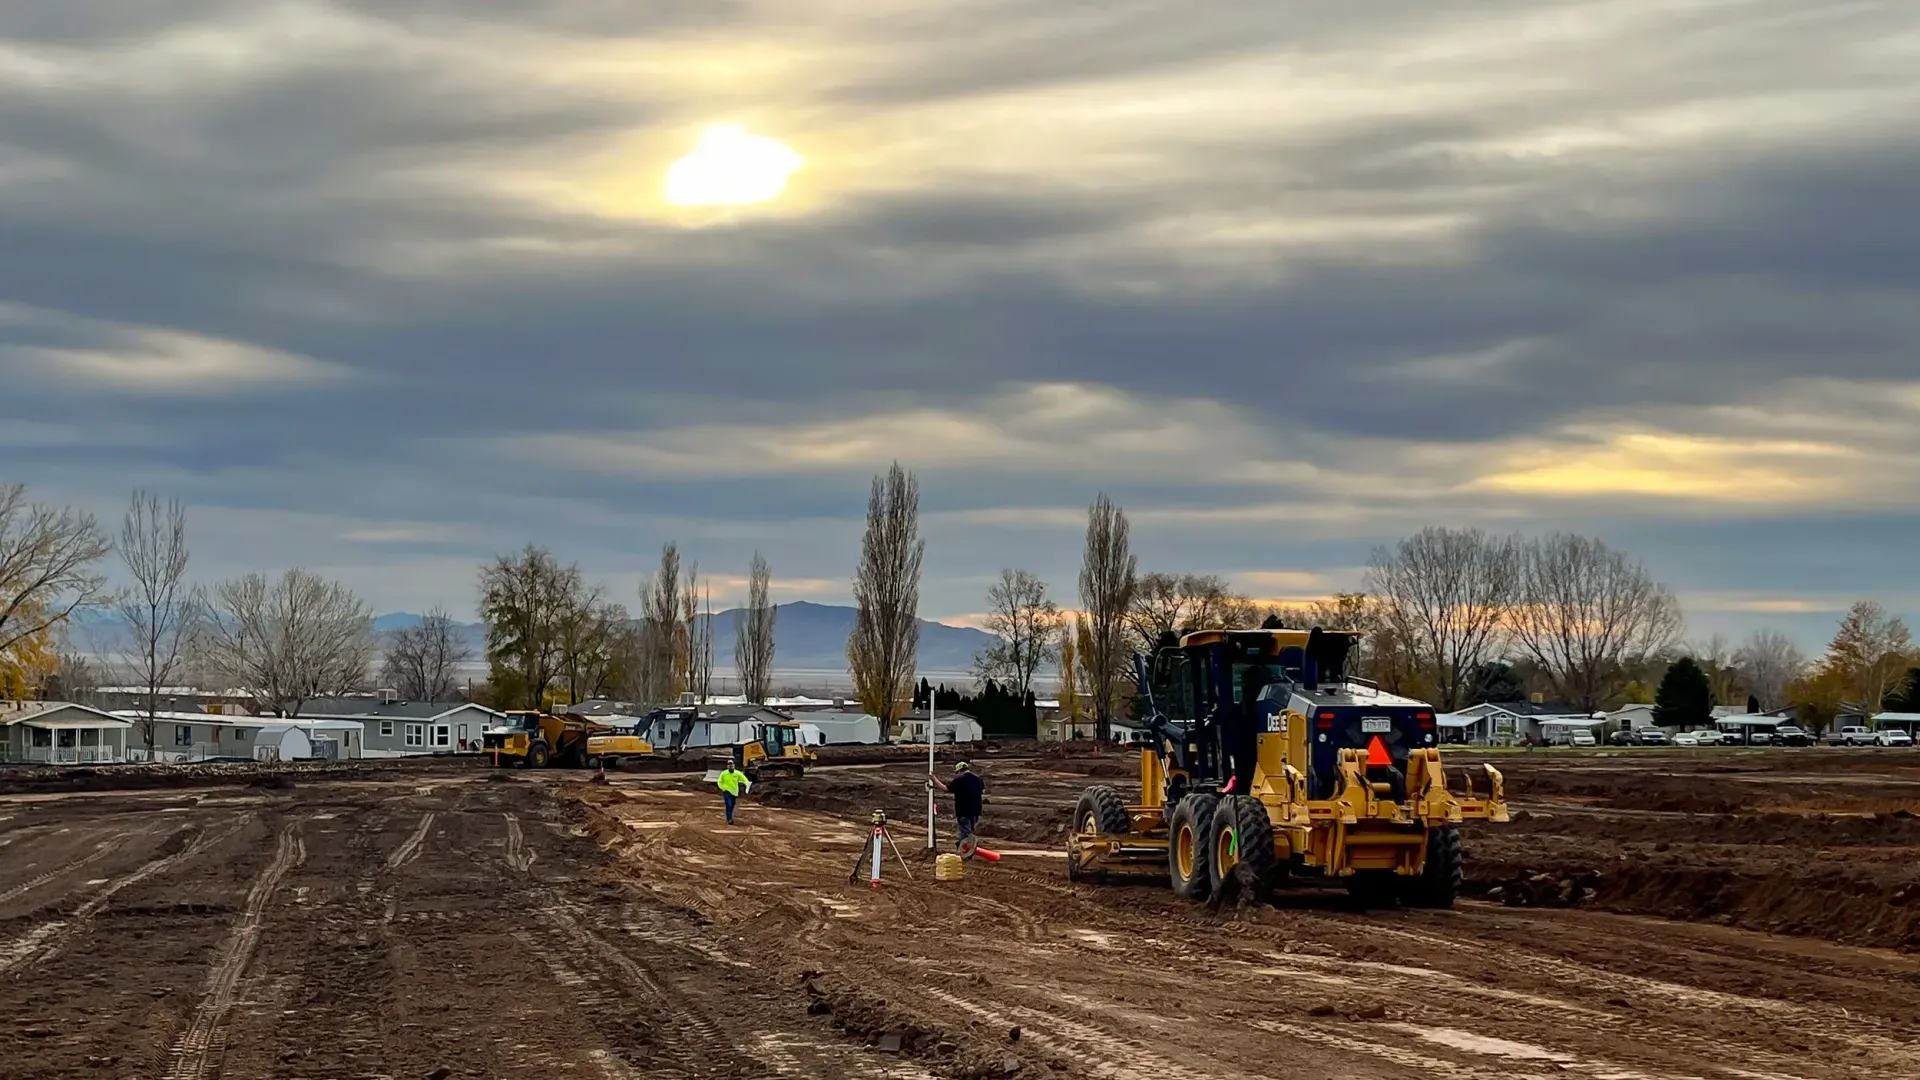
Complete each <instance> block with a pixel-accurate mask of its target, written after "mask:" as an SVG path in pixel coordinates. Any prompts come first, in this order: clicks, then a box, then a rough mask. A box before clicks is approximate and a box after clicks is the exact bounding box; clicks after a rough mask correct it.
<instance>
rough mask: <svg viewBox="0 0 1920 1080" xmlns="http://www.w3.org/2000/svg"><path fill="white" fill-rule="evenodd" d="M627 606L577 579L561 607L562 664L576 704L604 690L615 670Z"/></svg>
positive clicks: (569, 699)
mask: <svg viewBox="0 0 1920 1080" xmlns="http://www.w3.org/2000/svg"><path fill="white" fill-rule="evenodd" d="M626 624H627V609H626V608H625V607H624V606H623V605H620V604H616V603H613V602H612V601H609V600H608V599H606V590H605V589H603V588H601V587H600V586H598V585H588V584H586V583H585V582H583V581H579V580H577V579H576V581H575V583H574V587H573V591H572V592H571V593H569V594H568V595H567V596H566V597H565V599H564V601H563V604H562V608H561V611H560V620H559V629H560V666H559V669H558V671H557V674H558V675H559V677H560V679H561V681H563V682H565V683H566V685H567V704H569V705H572V704H577V703H579V702H582V701H586V700H587V699H589V698H594V697H598V696H600V695H601V694H603V693H605V692H606V690H607V684H608V680H609V678H610V677H611V676H612V674H613V673H614V668H615V666H616V661H617V660H618V656H617V654H616V647H617V646H618V645H619V637H620V630H621V628H622V627H624V626H626Z"/></svg>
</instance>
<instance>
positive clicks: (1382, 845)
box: [1067, 629, 1507, 907]
mask: <svg viewBox="0 0 1920 1080" xmlns="http://www.w3.org/2000/svg"><path fill="white" fill-rule="evenodd" d="M1358 637H1359V636H1358V635H1357V634H1353V633H1348V632H1342V631H1326V630H1320V629H1314V630H1312V631H1305V630H1287V629H1262V630H1203V631H1198V632H1193V633H1188V634H1186V635H1184V636H1180V637H1176V636H1175V635H1173V634H1165V635H1162V637H1161V639H1160V641H1159V643H1158V647H1157V648H1155V650H1154V652H1153V653H1152V655H1151V656H1140V657H1136V658H1135V660H1134V668H1135V673H1136V676H1137V679H1138V682H1139V694H1140V699H1141V704H1142V706H1143V708H1144V711H1145V712H1146V714H1147V716H1148V726H1149V730H1150V731H1151V733H1152V741H1151V743H1150V744H1149V745H1147V746H1144V747H1142V749H1141V753H1140V793H1139V797H1138V799H1135V800H1129V799H1127V798H1125V797H1124V796H1122V795H1121V794H1120V792H1119V791H1117V790H1116V789H1114V788H1112V787H1109V786H1106V785H1100V786H1096V787H1091V788H1088V789H1087V791H1086V792H1085V793H1084V794H1083V795H1081V797H1080V801H1079V805H1078V806H1077V807H1076V808H1075V810H1074V818H1073V824H1072V827H1071V832H1070V834H1069V836H1068V840H1067V874H1068V876H1069V877H1070V878H1072V879H1074V880H1089V879H1102V878H1105V877H1106V876H1107V875H1108V874H1110V873H1141V872H1157V871H1159V870H1161V869H1164V871H1165V872H1166V874H1167V875H1168V877H1169V878H1170V879H1171V881H1172V884H1173V888H1174V891H1175V892H1177V893H1179V894H1180V895H1181V896H1183V897H1186V898H1188V899H1192V900H1204V899H1207V898H1208V897H1209V896H1210V895H1212V894H1214V893H1216V892H1223V891H1232V890H1235V889H1238V888H1251V889H1253V890H1255V891H1256V892H1257V893H1260V894H1262V895H1264V894H1265V893H1266V892H1267V891H1268V890H1271V889H1273V888H1275V887H1278V886H1281V885H1283V884H1286V883H1288V882H1289V881H1291V880H1295V879H1307V880H1313V879H1322V880H1327V881H1333V882H1342V883H1344V884H1345V885H1346V886H1347V888H1348V889H1349V890H1350V891H1351V892H1353V893H1354V894H1355V896H1356V897H1358V898H1360V899H1361V900H1362V901H1363V902H1365V903H1369V904H1374V905H1381V904H1391V903H1405V904H1409V905H1413V906H1421V907H1451V906H1453V902H1454V898H1455V896H1456V895H1457V893H1458V891H1459V887H1460V875H1461V848H1460V836H1459V832H1458V830H1457V828H1456V826H1458V824H1459V823H1460V822H1462V821H1465V820H1469V819H1479V820H1489V821H1496V822H1500V821H1506V820H1507V807H1506V798H1505V790H1504V781H1503V779H1502V777H1501V775H1500V772H1499V770H1497V769H1495V768H1494V767H1493V766H1491V765H1487V766H1483V769H1484V773H1483V783H1482V786H1481V787H1480V788H1479V790H1478V791H1476V789H1475V786H1474V777H1473V775H1472V773H1471V772H1468V773H1466V774H1465V776H1464V781H1463V785H1462V787H1461V789H1460V790H1459V792H1457V793H1456V791H1455V790H1454V789H1452V788H1450V787H1449V786H1448V783H1447V777H1446V771H1445V769H1444V767H1443V766H1442V763H1441V759H1440V750H1439V746H1438V743H1439V737H1438V730H1437V724H1436V717H1435V715H1434V710H1433V707H1432V706H1430V705H1427V704H1425V703H1423V702H1419V701H1415V700H1412V699H1410V698H1404V697H1399V696H1397V695H1394V694H1389V693H1385V692H1383V691H1381V690H1379V689H1378V688H1376V687H1374V686H1372V685H1371V684H1369V683H1367V682H1365V681H1364V680H1360V679H1357V678H1352V677H1350V676H1348V675H1347V673H1346V661H1347V656H1348V653H1349V652H1350V651H1351V650H1352V648H1353V646H1354V644H1355V643H1356V642H1357V641H1358Z"/></svg>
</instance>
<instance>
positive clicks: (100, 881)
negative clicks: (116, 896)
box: [87, 877, 113, 885]
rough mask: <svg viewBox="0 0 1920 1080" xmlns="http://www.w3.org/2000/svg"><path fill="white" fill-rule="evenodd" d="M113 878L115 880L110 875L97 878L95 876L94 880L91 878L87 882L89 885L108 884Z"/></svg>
mask: <svg viewBox="0 0 1920 1080" xmlns="http://www.w3.org/2000/svg"><path fill="white" fill-rule="evenodd" d="M112 880H113V879H112V878H110V877H97V878H94V879H92V880H90V881H88V882H87V884H88V885H105V884H106V883H107V882H109V881H112Z"/></svg>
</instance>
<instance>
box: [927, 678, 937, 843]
mask: <svg viewBox="0 0 1920 1080" xmlns="http://www.w3.org/2000/svg"><path fill="white" fill-rule="evenodd" d="M937 695H938V691H936V690H934V689H933V683H931V682H928V683H927V850H928V851H932V850H933V849H934V848H936V847H938V846H939V845H940V841H939V840H937V839H936V838H935V837H934V832H933V716H934V701H935V700H937Z"/></svg>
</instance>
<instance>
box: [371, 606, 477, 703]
mask: <svg viewBox="0 0 1920 1080" xmlns="http://www.w3.org/2000/svg"><path fill="white" fill-rule="evenodd" d="M472 658H473V650H472V649H471V648H469V647H468V645H467V642H466V639H465V638H463V637H462V636H461V635H460V627H459V625H458V624H457V623H455V622H454V621H453V617H452V616H451V615H448V614H447V613H446V612H445V611H442V610H440V609H439V608H435V609H433V610H432V611H429V612H427V613H426V614H425V615H423V616H421V618H420V621H419V622H418V623H415V624H414V625H412V626H406V627H401V628H400V629H398V630H394V631H392V632H390V633H389V634H388V635H387V641H386V650H385V657H384V659H383V660H382V662H381V667H380V681H381V683H382V684H384V685H386V686H389V687H392V688H393V689H394V690H395V691H397V692H398V693H399V695H400V696H401V697H402V698H405V699H406V700H408V701H452V700H454V699H455V697H456V695H458V694H459V692H460V679H459V671H460V665H462V664H464V663H466V662H467V661H468V660H471V659H472Z"/></svg>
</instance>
